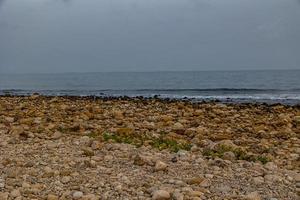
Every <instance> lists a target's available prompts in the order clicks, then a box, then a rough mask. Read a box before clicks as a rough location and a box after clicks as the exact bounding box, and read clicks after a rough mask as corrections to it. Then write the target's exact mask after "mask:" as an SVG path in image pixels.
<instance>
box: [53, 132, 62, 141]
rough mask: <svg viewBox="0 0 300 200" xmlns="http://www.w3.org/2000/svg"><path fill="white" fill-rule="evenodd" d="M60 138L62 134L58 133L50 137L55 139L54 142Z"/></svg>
mask: <svg viewBox="0 0 300 200" xmlns="http://www.w3.org/2000/svg"><path fill="white" fill-rule="evenodd" d="M61 137H62V133H61V132H59V131H56V132H55V133H54V134H53V135H52V138H53V139H55V140H57V139H59V138H61Z"/></svg>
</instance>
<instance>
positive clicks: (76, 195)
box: [72, 191, 83, 199]
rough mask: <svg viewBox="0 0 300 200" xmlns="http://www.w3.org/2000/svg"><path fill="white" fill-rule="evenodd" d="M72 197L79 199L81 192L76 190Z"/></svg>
mask: <svg viewBox="0 0 300 200" xmlns="http://www.w3.org/2000/svg"><path fill="white" fill-rule="evenodd" d="M72 196H73V199H80V198H81V197H82V196H83V193H82V192H80V191H76V192H74V193H73V195H72Z"/></svg>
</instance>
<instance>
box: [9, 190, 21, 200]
mask: <svg viewBox="0 0 300 200" xmlns="http://www.w3.org/2000/svg"><path fill="white" fill-rule="evenodd" d="M20 196H21V192H20V190H18V189H15V190H13V191H11V193H10V197H12V198H17V197H20Z"/></svg>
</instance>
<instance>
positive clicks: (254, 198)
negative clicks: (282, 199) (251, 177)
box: [245, 192, 261, 200]
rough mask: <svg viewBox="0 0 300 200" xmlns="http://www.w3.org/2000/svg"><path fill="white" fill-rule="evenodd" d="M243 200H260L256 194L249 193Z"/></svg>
mask: <svg viewBox="0 0 300 200" xmlns="http://www.w3.org/2000/svg"><path fill="white" fill-rule="evenodd" d="M245 200H261V197H260V195H259V193H258V192H251V193H249V194H247V195H246V196H245Z"/></svg>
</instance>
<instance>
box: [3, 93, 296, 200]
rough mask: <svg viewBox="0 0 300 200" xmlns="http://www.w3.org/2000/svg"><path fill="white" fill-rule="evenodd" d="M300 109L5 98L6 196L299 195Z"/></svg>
mask: <svg viewBox="0 0 300 200" xmlns="http://www.w3.org/2000/svg"><path fill="white" fill-rule="evenodd" d="M299 116H300V108H299V107H291V106H282V105H276V106H266V105H245V104H243V105H223V104H216V103H201V104H200V103H197V104H192V103H188V102H175V101H174V102H167V101H160V100H155V99H152V100H141V99H119V100H117V99H97V100H92V99H85V98H58V97H55V98H50V97H40V96H37V95H34V96H31V97H0V200H6V199H49V200H55V199H158V200H159V199H175V200H176V199H177V200H180V199H195V200H197V199H228V200H229V199H240V200H242V199H244V200H247V199H248V200H259V199H266V200H276V199H278V200H280V199H291V200H296V199H299V196H298V195H299V194H300V174H299V172H300V171H299V170H300V167H299V162H300V158H299V153H300V140H299V135H300V117H299Z"/></svg>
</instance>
